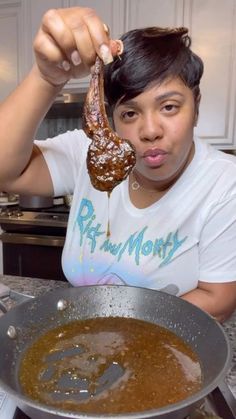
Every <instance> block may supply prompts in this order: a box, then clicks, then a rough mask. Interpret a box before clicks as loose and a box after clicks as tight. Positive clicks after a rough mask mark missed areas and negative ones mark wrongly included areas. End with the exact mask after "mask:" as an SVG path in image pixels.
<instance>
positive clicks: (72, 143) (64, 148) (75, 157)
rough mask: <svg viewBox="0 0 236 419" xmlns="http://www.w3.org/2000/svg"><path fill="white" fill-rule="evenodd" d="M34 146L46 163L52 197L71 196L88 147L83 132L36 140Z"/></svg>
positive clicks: (69, 132)
mask: <svg viewBox="0 0 236 419" xmlns="http://www.w3.org/2000/svg"><path fill="white" fill-rule="evenodd" d="M35 144H36V145H37V146H38V147H39V149H40V150H41V152H42V153H43V156H44V159H45V161H46V163H47V166H48V169H49V172H50V175H51V179H52V183H53V188H54V196H61V195H67V194H72V193H73V192H74V188H75V184H76V179H77V176H78V171H79V170H80V168H81V167H82V164H83V162H84V159H85V158H86V155H87V150H88V145H89V139H88V138H87V137H86V135H85V133H84V131H82V130H74V131H68V132H66V133H64V134H60V135H58V136H56V137H53V138H48V139H46V140H36V141H35Z"/></svg>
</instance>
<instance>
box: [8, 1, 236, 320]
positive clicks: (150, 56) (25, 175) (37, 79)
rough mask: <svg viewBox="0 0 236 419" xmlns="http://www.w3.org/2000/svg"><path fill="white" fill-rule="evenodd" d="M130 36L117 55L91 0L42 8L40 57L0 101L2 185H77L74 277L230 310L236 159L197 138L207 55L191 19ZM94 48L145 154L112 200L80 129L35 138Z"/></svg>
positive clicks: (235, 269)
mask: <svg viewBox="0 0 236 419" xmlns="http://www.w3.org/2000/svg"><path fill="white" fill-rule="evenodd" d="M122 40H123V43H124V52H123V53H122V55H121V57H119V58H117V57H116V54H117V43H116V42H115V41H113V40H110V39H109V37H108V33H107V30H106V28H105V26H104V24H103V22H101V20H100V19H99V18H98V17H97V16H96V14H95V12H94V11H93V10H91V9H86V8H71V9H59V10H51V11H49V12H48V13H46V14H45V16H44V18H43V21H42V25H41V27H40V29H39V32H38V34H37V36H36V39H35V43H34V49H35V58H36V64H35V66H34V68H33V69H32V71H31V72H30V74H29V75H28V76H27V77H26V79H25V80H24V81H23V83H22V84H21V85H20V86H19V87H18V88H17V89H16V90H15V91H14V92H13V93H12V95H10V96H9V97H8V98H7V99H6V101H5V102H4V103H2V105H1V109H0V116H1V117H0V135H1V143H0V144H1V145H0V147H1V153H0V159H1V161H0V183H1V190H4V191H9V192H18V193H24V194H26V193H28V194H38V195H39V194H42V195H45V196H50V195H55V196H58V195H64V194H68V193H73V194H74V198H73V204H72V208H71V212H70V218H69V223H68V231H67V238H66V243H65V247H64V251H63V258H62V265H63V270H64V273H65V275H66V277H67V278H68V281H70V282H71V283H72V284H73V285H75V286H79V285H88V284H97V283H98V284H105V283H113V284H128V285H134V286H141V287H147V288H152V289H162V290H164V291H166V292H169V293H172V294H175V295H178V296H181V297H182V298H184V299H185V300H187V301H189V302H191V303H193V304H195V305H197V306H198V307H200V308H202V309H203V310H205V311H207V312H208V313H210V314H211V315H212V316H214V317H216V318H217V319H218V320H220V321H224V320H225V319H226V318H227V317H228V316H229V315H230V314H231V313H232V311H233V310H234V309H235V308H236V210H235V208H236V161H235V158H234V157H231V156H228V155H226V154H224V153H221V152H219V151H216V150H214V149H213V148H211V147H209V146H207V145H206V144H204V143H202V142H201V141H200V140H198V139H194V137H193V131H194V126H195V125H196V123H197V117H198V107H199V102H200V90H199V83H200V79H201V76H202V72H203V65H202V61H201V59H200V58H199V57H197V56H196V55H195V54H194V53H193V52H192V51H191V50H190V47H189V44H190V39H189V37H188V36H187V34H186V31H185V30H179V31H178V30H164V29H162V30H160V29H157V28H149V29H148V28H147V29H145V30H136V31H131V32H129V33H127V34H126V35H124V37H123V38H122ZM96 54H98V55H99V56H100V57H101V58H102V59H103V61H104V63H105V64H107V66H106V71H105V93H106V96H107V99H108V102H109V104H110V106H111V107H112V110H113V119H114V126H115V130H116V131H117V133H118V135H119V136H120V137H122V138H126V139H129V140H130V141H131V142H132V144H133V145H134V147H135V149H136V158H137V162H136V166H135V168H134V170H133V172H132V173H131V174H130V176H129V177H128V178H127V179H126V180H125V181H124V182H122V183H121V184H120V185H118V186H117V187H116V188H115V189H114V191H113V192H112V194H111V197H110V199H109V202H108V197H107V194H106V192H99V191H97V190H96V189H94V188H93V187H92V185H91V182H90V179H89V176H88V173H87V167H86V156H87V149H88V145H89V140H88V138H87V137H86V135H85V133H84V132H83V131H78V130H75V131H73V132H68V133H65V134H62V135H60V136H58V137H56V138H54V139H48V140H47V141H45V142H42V141H41V142H33V140H32V139H33V137H34V134H35V131H36V129H37V126H38V124H39V123H40V121H41V120H42V118H43V117H44V115H45V113H46V112H47V110H48V108H49V107H50V105H51V104H52V102H53V100H54V98H55V97H56V95H57V94H58V92H59V91H60V90H61V89H62V87H63V86H64V84H65V83H66V82H67V81H68V80H69V79H70V78H71V77H81V76H84V75H85V74H88V73H89V71H90V67H91V66H92V65H93V64H94V62H95V57H96ZM16 121H17V123H16ZM6 138H7V141H6V140H5V139H6ZM108 222H109V225H110V229H111V235H110V236H108V235H107V225H108Z"/></svg>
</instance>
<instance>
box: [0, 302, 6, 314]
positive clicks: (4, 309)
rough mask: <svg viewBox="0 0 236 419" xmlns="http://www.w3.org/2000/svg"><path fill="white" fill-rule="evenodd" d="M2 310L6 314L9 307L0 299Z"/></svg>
mask: <svg viewBox="0 0 236 419" xmlns="http://www.w3.org/2000/svg"><path fill="white" fill-rule="evenodd" d="M0 310H1V311H2V312H3V313H4V314H5V313H7V308H6V306H5V304H3V302H2V301H1V300H0Z"/></svg>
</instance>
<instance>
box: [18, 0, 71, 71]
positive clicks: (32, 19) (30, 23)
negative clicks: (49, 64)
mask: <svg viewBox="0 0 236 419" xmlns="http://www.w3.org/2000/svg"><path fill="white" fill-rule="evenodd" d="M21 3H22V7H23V9H24V14H25V21H26V28H25V30H24V31H25V34H26V37H25V49H26V51H27V53H28V54H27V69H26V73H27V72H28V71H29V70H30V69H31V67H32V65H33V63H34V53H33V41H34V38H35V36H36V34H37V32H38V30H39V27H40V23H41V21H42V17H43V15H44V13H45V12H46V11H47V10H49V9H58V8H61V7H66V6H67V0H40V1H39V0H21Z"/></svg>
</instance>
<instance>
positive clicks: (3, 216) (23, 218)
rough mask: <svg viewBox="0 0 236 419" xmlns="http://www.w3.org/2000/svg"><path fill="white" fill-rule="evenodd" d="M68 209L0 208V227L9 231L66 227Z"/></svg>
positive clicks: (55, 207)
mask: <svg viewBox="0 0 236 419" xmlns="http://www.w3.org/2000/svg"><path fill="white" fill-rule="evenodd" d="M68 215H69V208H68V207H66V206H65V205H57V206H54V207H50V208H46V209H45V208H44V209H42V210H35V211H33V210H25V209H21V208H20V207H19V206H16V207H4V208H0V225H1V227H2V229H3V230H6V231H9V230H11V229H12V228H13V226H19V228H22V226H24V225H25V226H42V227H61V228H66V227H67V221H68Z"/></svg>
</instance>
